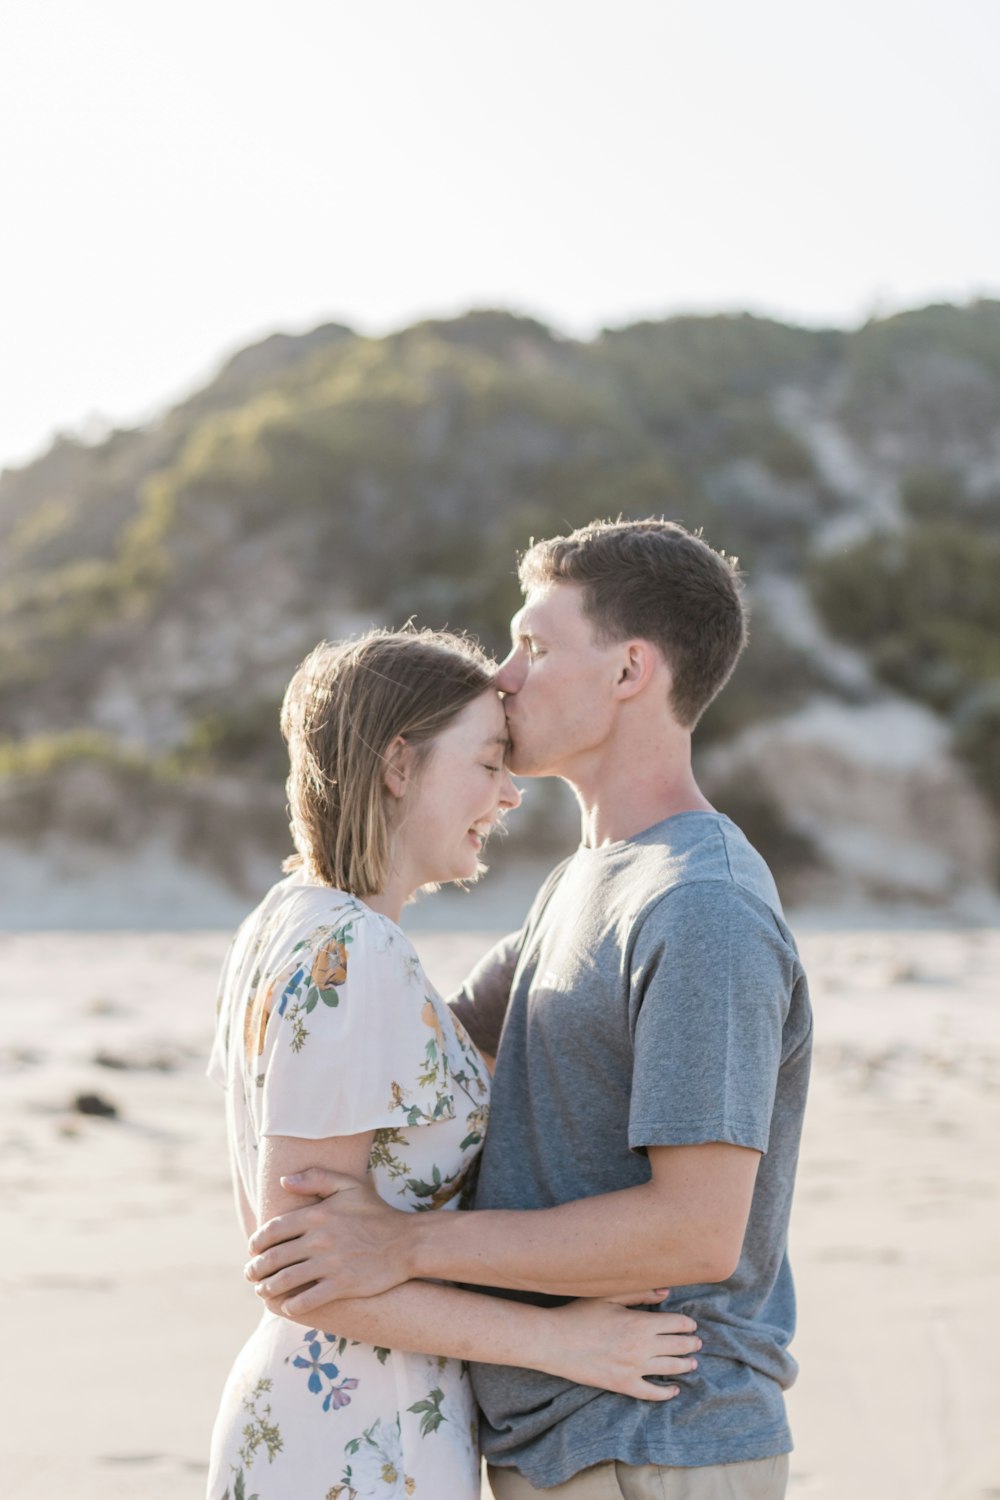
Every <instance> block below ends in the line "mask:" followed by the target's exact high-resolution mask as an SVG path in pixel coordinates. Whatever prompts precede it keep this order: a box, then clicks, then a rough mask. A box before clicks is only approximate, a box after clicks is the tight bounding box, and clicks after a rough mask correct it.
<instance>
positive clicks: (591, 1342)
mask: <svg viewBox="0 0 1000 1500" xmlns="http://www.w3.org/2000/svg"><path fill="white" fill-rule="evenodd" d="M667 1295H668V1294H667V1292H666V1290H665V1289H663V1288H662V1287H661V1288H658V1289H657V1290H656V1291H652V1292H630V1293H625V1294H623V1295H622V1296H620V1297H600V1298H590V1297H587V1298H578V1299H577V1300H576V1301H575V1302H568V1303H566V1305H565V1306H564V1307H557V1308H553V1309H552V1315H553V1327H554V1330H555V1337H554V1339H553V1341H552V1343H551V1344H550V1345H549V1346H548V1347H547V1348H546V1349H544V1350H540V1351H538V1363H537V1368H538V1369H543V1370H545V1371H547V1373H548V1374H550V1375H561V1376H562V1377H563V1379H565V1380H573V1381H575V1382H576V1383H577V1384H578V1385H595V1386H598V1387H599V1388H600V1389H601V1390H605V1391H617V1392H619V1394H620V1395H623V1396H636V1397H638V1399H639V1400H640V1401H671V1400H673V1398H674V1396H676V1395H677V1394H678V1393H679V1390H680V1387H679V1386H677V1385H651V1384H650V1382H649V1381H648V1380H646V1379H645V1378H644V1377H645V1376H647V1375H666V1376H676V1375H686V1374H688V1373H689V1372H690V1371H691V1370H695V1369H697V1367H698V1361H697V1360H696V1359H693V1358H691V1356H692V1354H693V1353H694V1352H695V1351H696V1350H698V1349H700V1348H701V1339H700V1338H698V1336H697V1328H698V1325H697V1323H695V1321H694V1319H693V1318H688V1317H686V1316H685V1315H684V1314H683V1313H670V1312H664V1313H658V1312H641V1311H639V1310H638V1309H639V1308H640V1307H641V1306H642V1305H644V1304H648V1303H651V1302H654V1303H658V1302H662V1301H663V1299H664V1298H665V1297H666V1296H667Z"/></svg>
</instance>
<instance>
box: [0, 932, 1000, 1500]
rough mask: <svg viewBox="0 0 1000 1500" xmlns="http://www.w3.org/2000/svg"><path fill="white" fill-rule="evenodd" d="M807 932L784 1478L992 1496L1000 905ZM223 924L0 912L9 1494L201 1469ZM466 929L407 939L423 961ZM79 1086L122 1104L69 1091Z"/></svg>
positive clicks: (815, 1499)
mask: <svg viewBox="0 0 1000 1500" xmlns="http://www.w3.org/2000/svg"><path fill="white" fill-rule="evenodd" d="M801 939H802V947H803V950H804V953H805V956H806V959H807V963H808V966H809V969H810V972H811V976H812V981H813V990H814V995H815V1003H816V1038H817V1045H816V1068H815V1082H814V1087H813V1093H812V1100H811V1104H810V1110H809V1115H808V1120H807V1128H806V1134H805V1139H804V1143H803V1152H802V1162H801V1168H800V1177H799V1188H798V1197H797V1206H796V1212H795V1218H794V1224H793V1234H792V1251H793V1264H794V1268H795V1272H796V1277H797V1284H798V1293H799V1312H800V1333H799V1336H798V1338H797V1341H796V1344H795V1352H796V1353H797V1355H798V1358H799V1360H800V1363H801V1366H802V1374H801V1377H800V1380H799V1383H798V1384H797V1386H796V1387H795V1388H794V1390H793V1391H792V1392H791V1394H790V1398H789V1405H790V1412H791V1419H792V1424H793V1428H794V1431H795V1435H796V1451H795V1453H794V1455H793V1458H792V1471H791V1473H792V1477H791V1486H790V1492H789V1493H790V1495H791V1496H792V1497H795V1500H797V1497H802V1500H826V1497H830V1500H834V1497H836V1500H842V1497H844V1496H850V1497H851V1500H896V1497H906V1500H924V1497H926V1500H931V1497H934V1500H938V1497H940V1500H945V1497H947V1500H985V1497H987V1496H993V1497H1000V1420H998V1414H1000V1197H998V1171H997V1163H998V1158H1000V1151H998V1147H1000V933H998V932H975V931H972V932H954V933H949V932H929V931H919V930H914V931H906V932H902V931H899V932H891V931H882V932H879V931H866V932H863V933H862V932H858V933H848V932H839V933H838V932H830V931H827V932H814V933H810V932H808V931H806V932H803V933H802V934H801ZM227 941H228V934H222V933H190V932H188V933H183V934H170V933H165V932H158V933H155V934H149V935H143V934H140V933H134V932H133V933H128V934H122V935H115V934H113V933H102V934H94V933H66V934H58V933H45V932H38V933H21V934H5V935H0V1021H2V1034H0V1076H2V1081H3V1089H2V1096H0V1099H2V1102H0V1146H2V1152H0V1162H2V1168H0V1171H2V1201H3V1205H4V1233H3V1236H2V1241H0V1247H2V1248H0V1308H2V1317H3V1324H2V1326H3V1332H4V1336H3V1363H2V1369H3V1387H2V1391H0V1413H2V1427H0V1433H2V1436H0V1494H2V1495H3V1496H4V1497H9V1500H36V1497H46V1500H54V1497H56V1496H60V1497H61V1496H64V1495H72V1496H73V1497H74V1500H196V1497H199V1496H201V1495H202V1493H203V1484H204V1473H205V1452H206V1446H207V1442H208V1435H209V1430H210V1427H211V1423H212V1418H213V1416H214V1411H215V1405H216V1401H217V1398H218V1394H219V1390H220V1388H221V1385H222V1381H223V1379H224V1376H225V1374H226V1371H227V1368H228V1366H229V1363H230V1361H231V1359H232V1357H233V1354H234V1353H235V1351H236V1349H237V1348H238V1347H239V1345H240V1343H241V1342H242V1340H243V1338H244V1337H245V1336H246V1334H247V1333H248V1332H249V1330H250V1329H251V1328H252V1326H253V1324H254V1322H255V1320H256V1315H257V1306H256V1302H255V1299H254V1297H253V1294H252V1293H251V1292H250V1290H249V1288H248V1287H247V1286H246V1285H245V1284H244V1282H243V1281H242V1278H241V1275H240V1267H241V1265H242V1261H243V1259H244V1255H243V1243H242V1238H241V1235H240V1233H239V1231H238V1229H237V1227H236V1218H235V1214H234V1211H233V1207H232V1201H231V1197H230V1189H229V1182H228V1172H227V1166H226V1156H225V1144H224V1129H223V1120H222V1109H221V1100H220V1097H219V1096H218V1095H217V1092H216V1090H215V1089H214V1088H213V1087H212V1086H211V1085H210V1084H208V1083H207V1082H206V1081H205V1079H204V1077H203V1067H204V1057H205V1053H206V1049H207V1045H208V1041H209V1037H210V1033H211V1025H212V1015H213V994H214V987H215V978H216V974H217V971H218V967H219V964H220V961H221V958H222V955H223V953H224V950H225V946H226V943H227ZM489 941H490V934H475V933H462V934H450V935H449V934H444V933H431V932H427V933H422V934H420V936H419V938H418V944H419V947H420V950H421V953H422V955H423V957H424V960H425V963H426V966H427V968H428V970H429V971H430V973H431V975H432V977H433V978H434V979H435V980H436V982H437V983H438V984H439V986H441V987H442V988H444V989H447V988H448V987H449V985H450V984H451V983H452V981H453V980H454V979H455V978H456V977H458V976H459V975H460V974H461V973H462V972H464V970H465V968H466V967H467V966H468V964H469V962H470V961H471V960H472V959H473V958H474V957H476V956H477V955H478V953H479V952H481V951H482V950H483V948H485V946H486V945H487V943H488V942H489ZM81 1094H94V1095H97V1096H98V1097H99V1098H100V1099H101V1100H103V1101H105V1102H106V1103H107V1104H110V1105H112V1106H114V1108H115V1109H116V1110H117V1114H116V1116H115V1117H112V1118H103V1117H98V1116H93V1115H87V1114H82V1113H80V1112H79V1111H78V1110H76V1109H74V1108H73V1107H72V1101H73V1100H74V1098H75V1097H76V1096H77V1095H81ZM288 1500H293V1497H288ZM435 1500H438V1497H435ZM440 1500H447V1497H440Z"/></svg>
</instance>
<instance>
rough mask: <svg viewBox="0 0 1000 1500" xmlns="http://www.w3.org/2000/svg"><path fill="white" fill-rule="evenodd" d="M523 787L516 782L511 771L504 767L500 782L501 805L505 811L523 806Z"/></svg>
mask: <svg viewBox="0 0 1000 1500" xmlns="http://www.w3.org/2000/svg"><path fill="white" fill-rule="evenodd" d="M521 796H522V793H521V788H520V787H519V786H518V785H517V783H516V782H515V780H514V778H513V776H512V775H511V774H510V772H509V771H508V770H507V769H506V767H505V768H504V773H503V777H502V779H501V782H500V806H501V807H502V808H503V810H504V812H510V811H511V810H512V809H513V808H515V807H520V806H521Z"/></svg>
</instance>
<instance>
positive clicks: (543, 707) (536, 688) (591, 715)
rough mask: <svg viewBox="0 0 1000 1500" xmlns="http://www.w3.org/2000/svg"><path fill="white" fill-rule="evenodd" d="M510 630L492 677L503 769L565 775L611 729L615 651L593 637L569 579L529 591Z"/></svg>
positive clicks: (579, 594)
mask: <svg viewBox="0 0 1000 1500" xmlns="http://www.w3.org/2000/svg"><path fill="white" fill-rule="evenodd" d="M510 633H511V642H512V647H511V652H510V655H509V656H508V657H507V659H506V660H505V661H504V662H503V663H502V665H501V667H500V670H499V672H498V673H497V676H496V679H495V683H496V686H497V687H498V688H499V689H500V691H501V692H502V693H504V694H505V698H504V710H505V712H506V714H507V726H508V730H509V733H510V738H511V753H510V756H509V760H508V764H509V765H510V769H511V770H512V771H513V772H514V774H515V775H517V776H566V777H568V778H569V779H570V780H572V779H574V777H573V773H574V771H579V770H581V769H582V768H583V767H584V766H585V764H586V761H587V758H588V756H589V755H591V754H592V752H594V751H597V750H598V749H599V748H600V746H601V745H602V743H603V742H604V741H605V739H606V738H607V735H608V733H609V730H610V728H611V724H612V714H613V688H614V685H615V683H616V682H617V680H618V676H619V672H620V663H621V655H622V648H621V646H620V645H617V644H612V645H598V644H597V643H596V642H595V640H594V627H593V625H592V624H591V622H590V620H589V619H588V618H587V616H586V615H585V614H584V612H583V592H582V589H581V588H580V587H579V586H578V585H577V584H574V583H552V584H547V585H546V586H545V587H544V588H540V589H533V590H532V591H531V592H530V593H529V594H528V597H527V599H526V600H525V603H524V607H523V609H521V610H519V611H518V613H517V614H516V615H515V616H514V618H513V620H512V621H511V624H510Z"/></svg>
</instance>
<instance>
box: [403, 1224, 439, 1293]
mask: <svg viewBox="0 0 1000 1500" xmlns="http://www.w3.org/2000/svg"><path fill="white" fill-rule="evenodd" d="M442 1217H446V1216H445V1215H442V1214H441V1213H431V1214H414V1215H413V1222H412V1224H410V1225H407V1230H408V1233H407V1236H406V1272H407V1280H409V1281H426V1280H428V1279H430V1278H431V1277H434V1276H438V1275H440V1272H439V1271H437V1270H435V1268H434V1266H433V1259H434V1221H435V1220H437V1219H440V1218H442Z"/></svg>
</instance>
